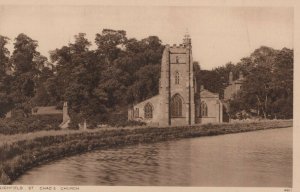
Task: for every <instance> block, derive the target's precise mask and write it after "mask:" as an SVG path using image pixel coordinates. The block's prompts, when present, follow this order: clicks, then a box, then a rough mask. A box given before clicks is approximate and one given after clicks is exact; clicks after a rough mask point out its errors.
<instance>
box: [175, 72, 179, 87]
mask: <svg viewBox="0 0 300 192" xmlns="http://www.w3.org/2000/svg"><path fill="white" fill-rule="evenodd" d="M175 84H177V85H178V84H179V72H178V71H176V73H175Z"/></svg>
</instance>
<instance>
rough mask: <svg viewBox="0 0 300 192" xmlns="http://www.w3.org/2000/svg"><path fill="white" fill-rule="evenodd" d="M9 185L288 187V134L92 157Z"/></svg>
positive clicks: (185, 143)
mask: <svg viewBox="0 0 300 192" xmlns="http://www.w3.org/2000/svg"><path fill="white" fill-rule="evenodd" d="M15 184H39V185H40V184H45V185H47V184H56V185H164V186H249V187H250V186H256V187H291V185H292V128H285V129H274V130H266V131H257V132H250V133H240V134H232V135H222V136H215V137H201V138H193V139H182V140H177V141H170V142H161V143H156V144H140V145H135V146H128V147H123V148H118V149H109V150H100V151H94V152H90V153H86V154H81V155H77V156H73V157H69V158H65V159H62V160H59V161H56V162H52V163H49V164H47V165H43V166H41V167H37V168H34V169H32V170H31V171H29V172H28V173H27V174H25V175H23V176H22V177H20V178H19V180H17V181H16V182H15Z"/></svg>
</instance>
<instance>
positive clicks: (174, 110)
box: [171, 94, 182, 117]
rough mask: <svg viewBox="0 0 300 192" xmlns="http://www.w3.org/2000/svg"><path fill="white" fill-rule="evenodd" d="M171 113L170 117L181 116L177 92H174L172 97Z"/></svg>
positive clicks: (180, 104) (180, 102)
mask: <svg viewBox="0 0 300 192" xmlns="http://www.w3.org/2000/svg"><path fill="white" fill-rule="evenodd" d="M171 115H172V117H182V99H181V97H180V96H179V94H176V95H175V96H173V98H172V101H171Z"/></svg>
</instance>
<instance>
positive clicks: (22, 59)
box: [9, 33, 47, 114]
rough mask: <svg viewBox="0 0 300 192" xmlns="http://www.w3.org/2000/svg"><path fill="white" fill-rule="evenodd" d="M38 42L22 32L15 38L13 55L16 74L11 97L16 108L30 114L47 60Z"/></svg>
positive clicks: (12, 60)
mask: <svg viewBox="0 0 300 192" xmlns="http://www.w3.org/2000/svg"><path fill="white" fill-rule="evenodd" d="M37 47H38V42H37V41H36V40H33V39H31V38H30V37H28V36H27V35H25V34H23V33H21V34H19V35H18V36H17V37H16V38H15V43H14V51H13V53H12V56H11V62H12V67H13V68H14V74H13V78H12V82H11V92H10V95H9V96H10V97H11V99H12V101H13V103H14V105H15V108H18V109H21V110H23V111H24V112H25V114H28V113H30V112H31V107H32V103H31V99H32V98H33V97H34V95H35V91H36V84H37V83H36V82H37V81H38V78H39V74H40V70H41V69H42V68H43V67H42V66H43V65H44V63H45V62H46V60H47V59H46V57H44V56H42V55H41V54H40V53H39V52H38V51H36V48H37Z"/></svg>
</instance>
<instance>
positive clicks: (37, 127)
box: [0, 115, 62, 135]
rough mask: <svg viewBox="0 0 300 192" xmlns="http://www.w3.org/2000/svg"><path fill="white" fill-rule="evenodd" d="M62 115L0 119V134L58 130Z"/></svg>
mask: <svg viewBox="0 0 300 192" xmlns="http://www.w3.org/2000/svg"><path fill="white" fill-rule="evenodd" d="M61 122H62V115H36V116H29V117H19V118H9V119H0V134H6V135H8V134H17V133H28V132H34V131H41V130H58V129H60V128H59V124H60V123H61Z"/></svg>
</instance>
